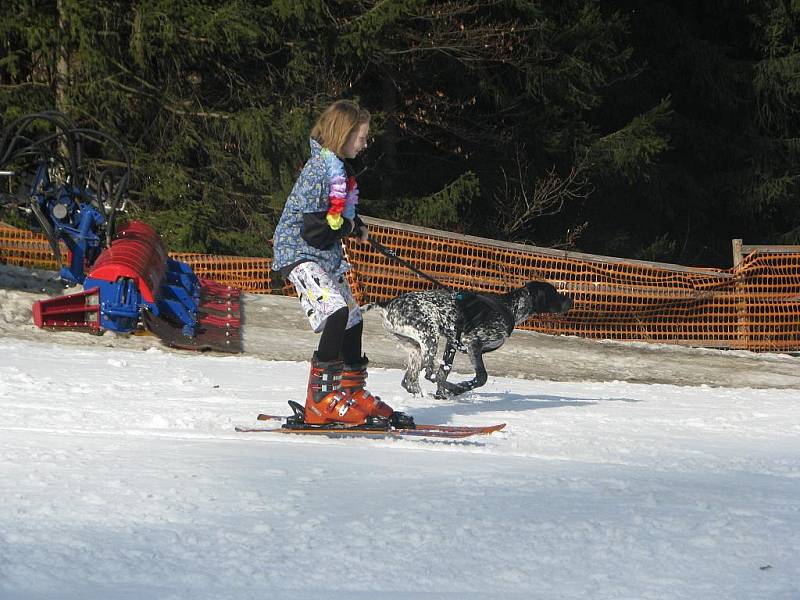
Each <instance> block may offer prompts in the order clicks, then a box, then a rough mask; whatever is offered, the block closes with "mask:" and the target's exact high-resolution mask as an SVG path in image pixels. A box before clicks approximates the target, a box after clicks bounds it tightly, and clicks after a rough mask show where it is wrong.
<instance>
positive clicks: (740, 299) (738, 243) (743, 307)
mask: <svg viewBox="0 0 800 600" xmlns="http://www.w3.org/2000/svg"><path fill="white" fill-rule="evenodd" d="M731 242H732V246H733V269H732V272H733V275H734V280H733V289H734V294H736V322H737V329H738V330H739V335H738V338H739V345H740V347H741V348H742V349H743V350H749V349H750V331H749V329H748V327H747V298H745V295H744V290H745V286H744V282H743V281H742V277H743V273H742V271H741V270H740V269H739V266H740V265H741V264H742V258H743V256H742V240H741V239H736V240H731Z"/></svg>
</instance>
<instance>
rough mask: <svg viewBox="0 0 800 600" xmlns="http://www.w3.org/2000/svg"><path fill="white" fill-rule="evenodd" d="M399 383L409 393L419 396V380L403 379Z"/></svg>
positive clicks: (420, 389) (420, 390) (420, 391)
mask: <svg viewBox="0 0 800 600" xmlns="http://www.w3.org/2000/svg"><path fill="white" fill-rule="evenodd" d="M400 385H402V386H403V388H404V389H405V390H406V391H407V392H408V393H409V394H413V395H415V396H419V395H420V394H421V393H422V388H421V387H419V381H407V380H405V379H403V381H401V382H400Z"/></svg>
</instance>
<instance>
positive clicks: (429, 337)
mask: <svg viewBox="0 0 800 600" xmlns="http://www.w3.org/2000/svg"><path fill="white" fill-rule="evenodd" d="M571 307H572V300H571V299H570V298H569V297H568V296H565V295H564V294H561V293H559V292H558V291H557V290H556V288H555V287H553V286H552V285H551V284H549V283H546V282H541V281H531V282H529V283H527V284H525V285H523V286H522V287H520V288H517V289H515V290H513V291H511V292H508V293H506V294H478V293H474V292H464V291H461V292H459V291H450V290H444V289H442V290H428V291H423V292H409V293H407V294H403V295H401V296H398V297H397V298H394V299H392V300H390V301H389V302H388V303H386V304H385V305H380V304H378V305H375V304H372V305H370V306H369V309H374V308H378V309H381V310H382V311H383V326H384V329H386V331H388V332H389V333H391V334H393V335H394V336H395V337H396V338H397V340H398V341H399V342H400V344H401V346H403V347H404V348H405V350H406V352H407V354H408V362H407V367H406V373H405V376H404V377H403V381H402V386H403V387H404V388H405V389H406V391H408V392H409V393H410V394H420V393H421V388H420V385H419V372H420V371H421V370H422V369H424V370H425V378H426V379H427V380H428V381H432V382H434V383H436V394H435V397H436V398H446V397H448V396H457V395H459V394H463V393H464V392H468V391H469V390H472V389H475V388H477V387H480V386H482V385H484V384H485V383H486V380H487V379H488V375H487V373H486V367H485V366H484V364H483V355H484V354H486V353H487V352H491V351H492V350H497V349H498V348H499V347H500V346H502V345H503V344H504V343H505V341H506V340H507V339H508V337H509V336H510V335H511V332H512V331H513V329H514V327H515V326H516V325H518V324H519V323H522V322H524V321H527V320H528V319H529V318H530V317H531V316H533V315H535V314H539V313H565V312H567V311H568V310H569V309H570V308H571ZM440 336H443V337H444V338H446V340H447V347H446V349H445V352H444V356H443V358H442V361H441V363H440V365H439V367H438V368H436V364H435V361H436V356H437V354H438V346H439V337H440ZM457 351H458V352H462V353H464V354H467V356H469V359H470V361H471V362H472V366H473V369H474V371H475V377H474V378H473V379H471V380H468V381H464V382H462V383H457V384H454V383H449V382H448V381H447V376H448V375H449V374H450V370H451V367H452V364H453V359H454V358H455V353H456V352H457Z"/></svg>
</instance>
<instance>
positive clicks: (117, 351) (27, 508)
mask: <svg viewBox="0 0 800 600" xmlns="http://www.w3.org/2000/svg"><path fill="white" fill-rule="evenodd" d="M0 269H2V270H0V286H3V287H2V288H0V498H1V499H2V502H0V598H2V599H3V600H21V599H25V600H29V599H36V600H39V599H48V600H50V599H54V598H56V599H64V600H73V599H74V600H78V599H80V600H95V599H96V600H100V599H103V600H107V599H117V598H119V599H131V600H132V599H141V598H148V599H164V600H166V599H178V598H181V599H182V598H187V599H188V598H193V599H194V598H198V599H219V598H226V599H234V600H236V599H251V598H270V599H273V598H286V599H307V598H315V599H316V598H325V599H335V600H339V599H362V598H363V599H367V598H369V599H372V598H392V599H393V598H403V599H414V600H417V599H426V600H427V599H432V598H453V599H462V598H466V599H479V598H480V599H485V598H519V599H523V598H524V599H526V600H527V599H531V598H535V599H540V598H541V599H548V600H549V599H557V598H558V599H562V598H564V599H574V598H586V599H593V600H594V599H631V600H634V599H635V600H641V599H687V600H688V599H691V600H696V599H697V598H703V599H717V598H718V599H720V600H722V599H725V600H731V599H742V600H745V599H746V600H751V599H755V598H759V599H760V598H765V599H767V598H768V599H780V600H784V599H785V600H789V599H792V600H795V599H797V598H798V597H800V393H798V389H800V384H798V379H797V378H798V369H797V367H798V361H800V359H799V358H798V357H795V356H788V355H755V354H751V353H746V352H720V351H710V350H695V349H689V348H673V347H666V346H648V345H646V344H617V343H608V342H590V341H587V340H578V339H574V338H548V337H547V336H538V335H535V334H521V333H520V332H517V333H515V334H514V336H512V338H511V340H510V341H509V344H507V346H508V348H505V347H504V348H503V349H501V350H500V351H498V352H497V353H493V354H492V355H489V356H487V365H488V368H489V372H490V378H489V382H488V384H487V385H486V386H485V387H483V388H479V389H478V390H475V391H473V392H472V393H470V394H468V395H466V396H464V397H461V398H459V399H454V400H448V401H441V400H436V399H434V398H433V397H432V395H431V394H430V393H429V394H428V395H426V396H421V397H412V396H410V395H408V394H406V393H405V391H404V390H403V389H402V388H401V387H400V380H401V378H402V373H401V371H399V370H398V368H397V367H398V366H399V363H400V362H401V360H400V356H399V351H398V350H397V349H396V348H395V347H394V345H392V343H391V342H390V340H388V338H385V337H382V335H381V334H380V333H379V331H378V330H377V329H375V327H374V323H372V322H370V320H369V319H368V322H367V332H368V335H367V336H366V339H365V349H366V351H367V353H368V354H369V355H370V356H371V357H377V358H373V363H374V364H376V365H378V364H381V365H384V367H385V368H378V367H375V368H371V369H370V378H369V387H370V389H371V390H373V391H374V392H376V393H379V394H380V395H381V396H382V397H383V398H384V399H385V400H386V401H388V402H389V403H390V404H392V405H393V406H395V408H398V409H401V410H405V411H407V412H410V413H411V414H413V415H414V416H415V417H416V419H417V421H419V422H438V423H453V424H491V423H497V422H505V423H507V424H508V425H507V427H506V429H505V430H504V431H502V432H499V433H495V434H493V435H491V436H488V437H480V438H469V439H466V440H447V441H433V440H428V439H405V440H396V439H390V440H375V439H329V438H321V437H314V438H308V437H295V436H284V435H280V436H279V435H275V434H257V433H247V434H244V433H236V432H234V430H233V428H234V426H236V425H246V426H257V425H264V423H263V422H259V421H256V420H255V415H257V414H258V413H259V412H268V413H282V414H283V413H286V412H287V408H288V407H286V400H288V399H300V398H302V397H303V395H304V389H305V384H306V379H307V375H308V373H307V369H308V364H307V363H305V362H303V361H302V357H303V356H305V354H307V353H308V351H309V350H310V349H311V348H312V347H313V341H314V340H315V338H314V337H313V335H310V334H309V335H306V333H303V332H301V329H300V327H301V325H302V323H301V322H300V320H299V319H298V320H295V318H294V317H293V316H292V315H293V314H294V313H293V312H292V309H294V310H296V306H294V301H292V300H291V299H286V298H281V299H278V298H249V299H248V300H247V304H248V306H247V307H246V309H245V311H246V313H245V314H246V317H245V318H246V322H245V331H246V338H245V342H246V344H245V345H246V348H247V349H248V351H247V353H245V354H244V355H239V356H226V355H221V354H195V353H191V352H180V351H172V350H169V349H167V348H164V347H162V346H160V345H159V344H158V342H157V341H156V340H155V339H154V338H152V337H145V336H130V337H123V336H110V335H108V334H107V335H104V336H101V337H95V336H90V335H87V334H79V333H51V332H42V331H39V330H37V329H35V328H34V327H33V325H32V324H31V323H30V309H29V306H30V302H31V301H32V299H36V298H39V297H45V296H46V295H47V294H52V293H58V291H59V290H58V287H57V286H56V285H55V284H54V283H53V281H52V278H51V276H50V275H49V274H46V273H44V274H35V273H31V272H26V271H25V270H14V269H11V268H9V267H0ZM26 307H27V308H26ZM297 312H299V311H297ZM512 342H513V344H512ZM504 352H505V354H503V353H504ZM281 355H283V356H284V357H285V358H286V360H276V358H277V357H279V356H281ZM520 357H523V359H521V358H520ZM492 361H494V362H492ZM528 362H530V363H536V365H533V364H531V365H526V364H523V363H528ZM548 369H550V370H551V371H552V373H553V376H552V377H549V376H548V374H547V372H546V371H547V370H548ZM581 372H584V373H586V374H587V376H585V377H582V376H581V375H580V374H581ZM515 373H520V374H521V375H516V374H515ZM648 373H652V377H651V378H650V380H648ZM523 376H524V377H525V378H521V377H523ZM457 378H458V376H454V379H457ZM423 385H425V384H423ZM427 385H428V388H427V389H428V391H429V392H432V386H431V384H427Z"/></svg>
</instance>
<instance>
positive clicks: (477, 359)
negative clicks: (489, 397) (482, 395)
mask: <svg viewBox="0 0 800 600" xmlns="http://www.w3.org/2000/svg"><path fill="white" fill-rule="evenodd" d="M469 356H470V358H471V359H472V365H473V367H475V377H473V378H472V379H470V380H469V381H463V382H461V383H447V382H446V381H442V385H441V386H440V387H439V388H438V389H437V391H436V394H437V397H438V395H439V394H440V393H442V390H444V391H445V392H446V395H450V396H458V395H459V394H463V393H464V392H468V391H470V390H474V389H475V388H478V387H481V386H482V385H484V384H485V383H486V381H487V380H488V379H489V375H488V374H487V373H486V366H485V365H484V364H483V353H482V352H481V351H480V350H473V351H471V352H470V354H469ZM442 397H444V396H442Z"/></svg>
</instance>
